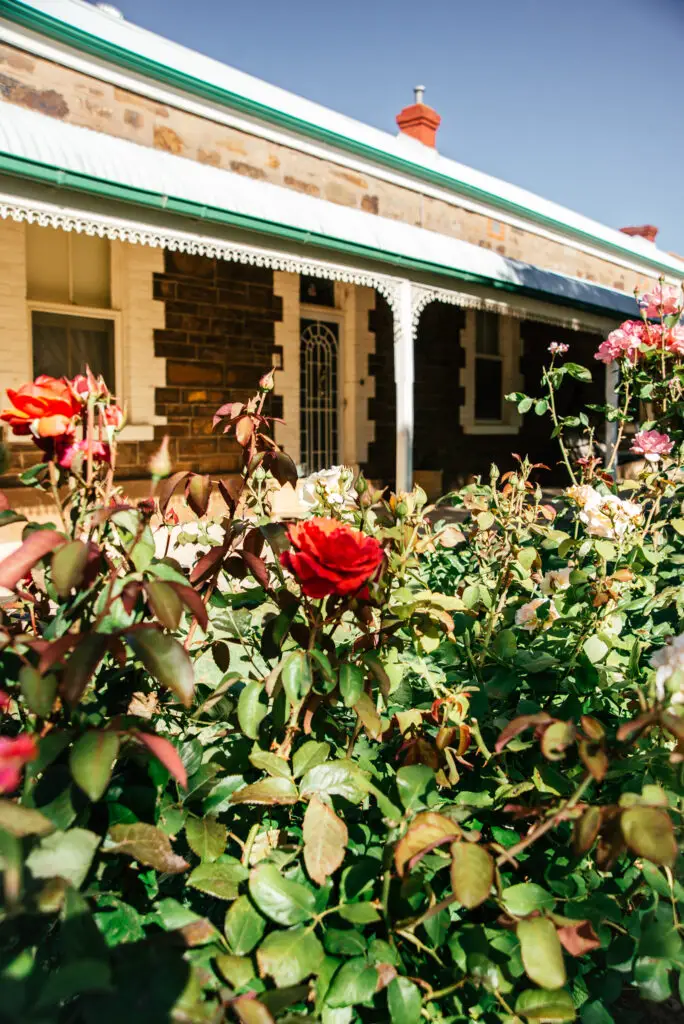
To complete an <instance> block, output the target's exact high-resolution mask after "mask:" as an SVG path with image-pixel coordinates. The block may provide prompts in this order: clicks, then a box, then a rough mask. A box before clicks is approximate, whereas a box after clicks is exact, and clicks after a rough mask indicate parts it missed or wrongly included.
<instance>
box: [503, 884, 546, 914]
mask: <svg viewBox="0 0 684 1024" xmlns="http://www.w3.org/2000/svg"><path fill="white" fill-rule="evenodd" d="M501 899H502V900H503V903H504V906H505V908H506V910H507V911H508V913H509V914H513V916H514V917H527V915H528V914H531V913H532V912H533V911H535V910H552V909H553V905H554V903H555V900H554V898H553V896H552V895H551V893H550V892H547V890H546V889H543V888H542V887H541V885H537V884H536V883H535V882H520V884H519V885H509V886H508V888H507V889H504V890H503V892H502V893H501Z"/></svg>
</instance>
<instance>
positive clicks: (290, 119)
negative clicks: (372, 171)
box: [0, 0, 684, 274]
mask: <svg viewBox="0 0 684 1024" xmlns="http://www.w3.org/2000/svg"><path fill="white" fill-rule="evenodd" d="M0 15H2V16H3V17H5V18H7V19H8V20H9V21H12V22H14V23H15V24H17V25H21V26H22V27H23V28H27V29H29V30H30V31H33V32H36V33H38V34H42V35H44V36H47V37H48V38H50V39H53V40H55V41H57V42H59V43H63V44H66V45H67V46H70V47H73V48H74V49H76V50H80V51H81V52H84V53H88V54H90V55H91V56H94V57H97V58H99V59H100V60H105V61H107V62H109V63H112V64H114V65H116V66H118V67H122V68H126V69H127V70H129V71H133V72H135V73H136V74H139V75H143V76H144V77H146V78H149V79H152V80H154V81H157V82H161V83H162V84H164V85H168V86H172V87H173V88H176V89H179V90H181V91H182V92H185V93H188V94H190V95H193V96H198V97H200V98H202V99H205V100H209V101H211V102H213V103H217V104H219V105H221V106H224V107H227V108H229V109H232V110H235V111H239V112H240V113H242V114H246V115H248V116H250V117H253V118H256V119H258V120H261V121H265V122H267V123H270V124H273V125H276V126H278V127H280V128H284V129H286V130H288V131H291V132H294V133H296V134H298V135H302V136H305V137H307V138H311V139H315V140H316V141H317V142H321V143H324V144H325V145H327V146H331V147H334V148H336V149H339V150H343V151H345V152H348V153H352V154H354V155H355V156H360V157H362V158H363V159H366V160H370V161H372V162H373V163H376V164H380V165H382V166H385V167H389V168H391V169H392V170H395V171H399V172H401V173H404V174H408V175H410V176H411V177H413V178H415V179H418V180H420V181H424V182H428V183H429V184H431V185H436V186H438V187H440V188H444V189H447V190H449V191H451V192H454V193H457V194H459V195H462V196H464V197H467V198H468V199H471V200H474V201H477V202H480V203H484V204H486V205H488V206H490V207H493V208H494V209H498V210H501V211H503V212H505V213H507V214H511V215H514V216H516V217H520V218H522V219H524V220H527V221H530V222H533V223H534V224H537V225H538V226H540V227H543V228H545V229H549V230H552V231H555V232H559V233H561V234H563V235H566V236H568V237H570V238H574V239H576V240H577V241H580V242H583V243H585V244H589V245H592V246H593V247H598V248H600V249H602V250H604V251H605V252H607V253H614V254H616V255H619V256H620V257H621V258H623V259H624V258H629V259H631V260H634V259H636V260H637V261H639V262H641V263H643V264H644V265H645V266H649V267H651V268H652V269H653V270H654V271H657V272H658V273H663V274H676V271H675V270H674V269H673V268H672V267H671V266H669V265H668V264H666V263H662V262H661V261H660V260H658V259H655V258H652V257H650V256H649V255H648V253H644V254H642V253H636V252H635V251H634V249H631V248H628V247H627V246H624V247H623V246H621V245H619V244H617V243H616V242H607V241H605V240H604V239H601V238H599V237H597V236H596V235H593V234H591V232H588V231H583V230H582V229H580V228H575V227H572V226H571V225H568V224H565V223H564V222H563V221H560V220H558V219H556V218H555V217H550V216H548V215H546V214H542V213H539V212H537V211H535V210H532V209H530V208H529V207H527V206H524V205H523V204H521V203H516V202H513V201H511V200H510V199H505V198H502V197H501V196H497V195H495V194H494V193H492V192H488V191H487V190H486V189H482V188H478V187H477V186H475V185H471V184H469V183H468V182H464V181H462V180H460V179H458V178H454V177H451V176H450V175H447V174H443V173H442V172H440V171H434V170H432V169H430V168H428V167H424V166H422V165H421V164H417V163H415V162H414V161H412V160H407V159H404V158H402V157H398V156H395V155H394V154H392V153H388V152H385V151H384V150H382V149H378V148H376V147H375V146H370V145H368V144H366V143H363V142H358V141H357V140H356V139H351V138H349V137H348V136H346V135H342V134H340V133H338V132H334V131H331V130H330V129H327V128H322V127H321V126H320V125H316V124H313V123H311V122H309V121H305V120H303V119H301V118H298V117H295V116H293V115H292V114H287V113H284V112H283V111H281V110H277V109H275V108H273V107H269V106H267V105H265V104H263V103H259V102H258V101H256V100H252V99H250V98H249V97H246V96H241V95H240V94H239V93H235V92H233V91H231V90H229V89H224V88H222V87H220V86H216V85H213V84H212V83H211V82H206V81H204V80H202V79H199V78H196V77H195V76H193V75H188V74H185V73H184V72H182V71H179V70H178V69H176V68H173V67H170V66H168V65H166V64H162V63H160V62H159V61H155V60H153V59H151V58H149V57H144V56H142V55H140V54H137V53H135V52H134V51H132V50H128V49H126V48H125V47H122V46H119V45H117V44H115V43H112V42H110V41H109V40H107V39H104V38H102V37H100V36H96V35H93V34H92V33H90V32H86V31H85V30H83V29H80V28H77V27H75V26H74V25H70V24H68V23H67V22H65V21H62V20H61V19H59V18H54V17H53V16H52V15H49V14H46V13H45V12H43V11H40V10H37V9H36V8H34V7H28V6H27V5H26V4H24V3H22V2H21V0H0ZM682 273H683V274H684V269H683V270H682Z"/></svg>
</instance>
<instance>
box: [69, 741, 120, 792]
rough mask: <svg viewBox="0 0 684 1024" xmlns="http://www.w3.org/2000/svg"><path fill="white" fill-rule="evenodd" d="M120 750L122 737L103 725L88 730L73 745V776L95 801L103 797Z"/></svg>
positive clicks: (70, 764)
mask: <svg viewBox="0 0 684 1024" xmlns="http://www.w3.org/2000/svg"><path fill="white" fill-rule="evenodd" d="M118 753H119V737H118V736H117V734H116V733H115V732H104V731H103V730H102V729H92V730H91V731H90V732H87V733H85V734H84V735H83V736H81V737H80V738H79V739H78V740H76V742H75V743H74V745H73V747H72V748H71V751H70V753H69V768H70V769H71V777H72V778H73V780H74V782H75V783H76V785H77V786H78V787H79V788H80V789H82V790H83V792H84V793H85V794H86V796H88V797H90V799H91V800H92V801H93V802H95V801H97V800H99V799H100V797H101V796H102V795H103V793H104V792H105V790H106V789H107V786H108V785H109V781H110V779H111V777H112V769H113V768H114V762H115V761H116V758H117V756H118Z"/></svg>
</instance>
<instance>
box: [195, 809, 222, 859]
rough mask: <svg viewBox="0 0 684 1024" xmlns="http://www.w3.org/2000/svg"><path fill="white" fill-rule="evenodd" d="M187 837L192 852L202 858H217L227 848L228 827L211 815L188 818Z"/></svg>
mask: <svg viewBox="0 0 684 1024" xmlns="http://www.w3.org/2000/svg"><path fill="white" fill-rule="evenodd" d="M185 838H186V839H187V841H188V846H189V847H190V849H191V850H192V852H193V853H196V854H197V856H198V857H200V858H201V860H208V861H212V860H217V859H218V858H219V857H220V856H221V854H222V853H223V851H224V850H225V848H226V842H227V841H228V829H227V828H226V826H225V825H223V824H221V822H220V821H217V819H216V818H213V817H212V816H211V815H207V816H206V817H204V818H188V819H187V821H186V822H185Z"/></svg>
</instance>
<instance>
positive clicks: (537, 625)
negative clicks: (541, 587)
mask: <svg viewBox="0 0 684 1024" xmlns="http://www.w3.org/2000/svg"><path fill="white" fill-rule="evenodd" d="M542 605H546V618H545V619H540V618H538V616H537V608H540V607H541V606H542ZM559 618H560V615H559V614H558V612H557V611H556V607H555V605H554V603H553V601H547V599H546V598H544V597H535V598H534V600H533V601H528V602H527V604H524V605H523V606H522V607H521V608H518V610H517V612H516V613H515V624H516V626H521V627H522V628H523V629H527V630H528V631H529V632H532V630H535V629H549V627H550V626H551V625H552V624H553V622H554V621H555V620H556V619H559Z"/></svg>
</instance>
